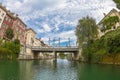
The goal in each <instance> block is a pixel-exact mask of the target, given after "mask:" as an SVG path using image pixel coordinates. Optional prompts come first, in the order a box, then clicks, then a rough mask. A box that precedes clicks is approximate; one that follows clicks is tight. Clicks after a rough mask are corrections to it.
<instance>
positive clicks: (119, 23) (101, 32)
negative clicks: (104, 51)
mask: <svg viewBox="0 0 120 80" xmlns="http://www.w3.org/2000/svg"><path fill="white" fill-rule="evenodd" d="M104 16H105V17H104V18H103V19H102V20H101V21H100V22H99V23H98V26H99V28H100V31H99V32H100V36H102V35H104V34H105V33H107V32H109V31H111V30H114V29H110V30H107V31H105V32H103V31H102V30H103V28H104V27H103V21H104V20H105V19H107V18H109V17H112V16H118V17H119V19H120V12H118V11H117V10H116V9H112V10H111V11H110V12H109V13H108V14H107V15H106V14H104ZM118 26H120V22H118V23H116V25H115V27H116V28H117V27H118ZM116 28H115V29H116Z"/></svg>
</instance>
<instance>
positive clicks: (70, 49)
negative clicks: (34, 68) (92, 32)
mask: <svg viewBox="0 0 120 80" xmlns="http://www.w3.org/2000/svg"><path fill="white" fill-rule="evenodd" d="M32 51H40V52H78V51H79V48H78V47H77V46H72V47H40V46H34V47H32Z"/></svg>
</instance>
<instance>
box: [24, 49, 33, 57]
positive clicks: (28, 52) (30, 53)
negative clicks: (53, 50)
mask: <svg viewBox="0 0 120 80" xmlns="http://www.w3.org/2000/svg"><path fill="white" fill-rule="evenodd" d="M25 56H26V59H34V53H33V51H32V50H31V48H26V54H25Z"/></svg>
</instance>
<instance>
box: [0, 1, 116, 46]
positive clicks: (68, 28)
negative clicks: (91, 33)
mask: <svg viewBox="0 0 120 80" xmlns="http://www.w3.org/2000/svg"><path fill="white" fill-rule="evenodd" d="M0 2H1V3H2V4H3V5H4V6H6V8H7V9H9V10H10V11H11V12H14V13H16V14H18V15H19V17H20V18H21V19H22V20H23V21H24V22H25V24H26V25H27V27H28V28H32V29H34V31H36V33H37V35H36V37H37V38H41V39H42V40H44V41H45V43H48V42H49V37H50V42H51V45H52V44H53V42H54V41H55V46H58V40H59V37H60V42H61V45H62V46H67V45H68V44H69V43H68V42H69V41H68V38H70V44H71V46H75V45H76V36H75V28H76V25H77V24H78V20H79V19H81V18H83V17H85V16H87V15H88V16H90V17H93V18H94V19H96V22H97V23H98V22H99V21H100V20H101V19H102V18H103V17H104V15H103V13H106V14H107V13H108V12H109V11H110V10H111V9H113V8H115V9H116V5H115V3H114V2H113V1H112V0H0Z"/></svg>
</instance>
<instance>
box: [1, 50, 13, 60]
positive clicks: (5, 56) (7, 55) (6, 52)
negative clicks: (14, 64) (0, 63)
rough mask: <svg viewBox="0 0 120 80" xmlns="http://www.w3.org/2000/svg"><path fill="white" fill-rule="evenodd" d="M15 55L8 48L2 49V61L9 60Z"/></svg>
mask: <svg viewBox="0 0 120 80" xmlns="http://www.w3.org/2000/svg"><path fill="white" fill-rule="evenodd" d="M12 55H13V52H12V51H11V50H9V49H6V48H0V59H9V58H11V57H12Z"/></svg>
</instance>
